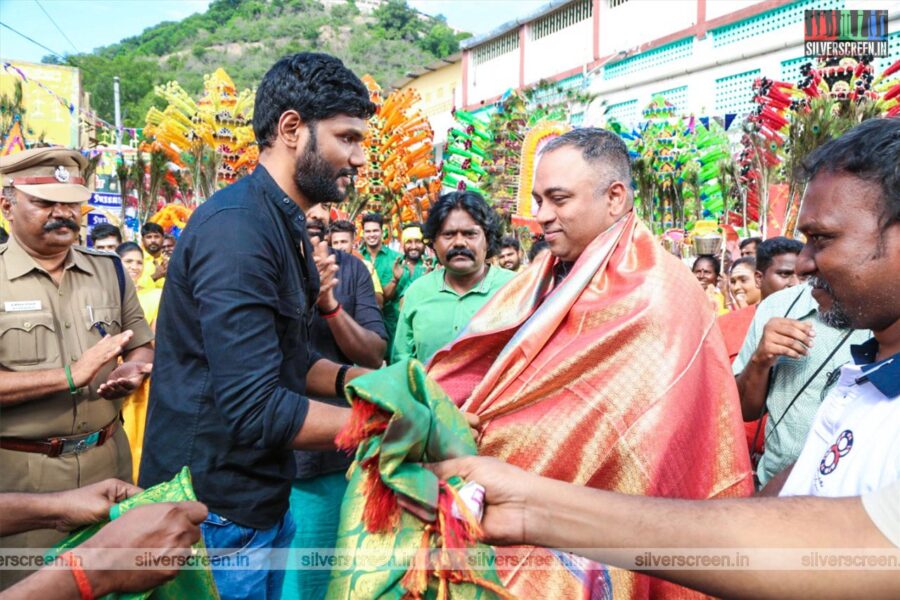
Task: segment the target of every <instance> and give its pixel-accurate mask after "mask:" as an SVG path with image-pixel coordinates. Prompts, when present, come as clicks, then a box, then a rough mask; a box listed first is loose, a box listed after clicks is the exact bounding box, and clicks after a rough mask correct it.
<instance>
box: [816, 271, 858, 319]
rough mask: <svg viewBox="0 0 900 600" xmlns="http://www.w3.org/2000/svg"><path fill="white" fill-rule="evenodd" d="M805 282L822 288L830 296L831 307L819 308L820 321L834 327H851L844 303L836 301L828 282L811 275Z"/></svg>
mask: <svg viewBox="0 0 900 600" xmlns="http://www.w3.org/2000/svg"><path fill="white" fill-rule="evenodd" d="M807 283H808V284H809V285H810V286H811V287H812V288H813V289H815V288H818V289H821V290H824V291H825V292H826V293H827V294H828V295H829V296H831V308H830V309H828V310H827V311H824V310H821V309H820V310H819V318H820V319H821V320H822V322H823V323H825V324H826V325H828V326H829V327H834V328H835V329H851V328H852V327H853V323H852V321H851V319H850V313H849V312H847V309H846V308H844V305H843V304H841V303H840V302H838V300H837V298H835V297H834V289H832V287H831V286H830V285H829V284H828V282H827V281H825V280H824V279H822V278H821V277H817V276H815V275H813V276H812V277H810V278H809V280H808V281H807Z"/></svg>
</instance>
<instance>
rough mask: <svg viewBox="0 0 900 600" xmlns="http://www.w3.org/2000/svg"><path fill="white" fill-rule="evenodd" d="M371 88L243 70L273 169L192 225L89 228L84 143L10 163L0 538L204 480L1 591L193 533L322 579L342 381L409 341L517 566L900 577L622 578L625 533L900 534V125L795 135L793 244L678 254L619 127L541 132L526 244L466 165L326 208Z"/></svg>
mask: <svg viewBox="0 0 900 600" xmlns="http://www.w3.org/2000/svg"><path fill="white" fill-rule="evenodd" d="M375 111H376V106H375V105H374V104H373V103H372V102H371V101H370V98H369V92H368V90H367V88H366V87H365V85H364V84H363V83H362V82H361V81H360V79H359V78H358V77H357V76H356V75H355V74H353V73H352V72H351V71H349V70H348V69H347V68H346V67H344V65H343V64H342V63H341V61H339V60H338V59H336V58H334V57H331V56H328V55H323V54H314V53H300V54H296V55H292V56H288V57H285V58H283V59H282V60H280V61H279V62H278V63H276V64H275V65H274V66H273V67H272V68H271V69H270V70H269V72H268V73H267V74H266V75H265V77H264V78H263V80H262V81H261V82H260V85H259V88H258V91H257V95H256V105H255V110H254V117H253V127H254V132H255V134H256V139H257V140H258V143H259V147H260V157H259V164H258V165H257V166H256V168H255V169H254V171H253V172H252V173H251V174H250V175H248V176H245V177H243V178H241V179H239V180H238V181H237V182H236V183H234V184H232V185H230V186H228V187H226V188H224V189H222V190H220V191H218V192H217V193H216V194H214V195H213V196H212V197H211V198H210V199H209V200H207V201H206V202H204V203H203V204H201V205H200V206H199V207H198V208H197V209H196V210H195V211H194V213H193V215H192V216H191V219H190V222H189V223H188V225H187V227H186V228H185V230H184V231H183V232H182V233H181V235H180V236H179V237H178V238H177V239H176V238H175V237H173V236H170V235H166V232H165V231H164V230H163V229H162V227H160V226H159V225H156V224H154V223H146V224H145V225H144V226H143V227H142V229H141V231H140V243H137V242H132V241H123V238H122V234H121V231H120V230H119V228H117V227H115V226H113V225H109V224H101V225H96V226H95V227H94V228H93V229H92V230H91V232H90V236H89V242H90V244H89V246H90V247H85V246H83V245H80V244H79V233H80V224H81V223H80V221H81V209H80V208H81V205H82V204H83V203H84V202H86V201H87V199H88V197H89V196H90V192H89V191H88V189H87V188H86V187H85V181H84V179H83V173H84V170H85V168H86V161H85V159H84V158H83V157H82V155H81V154H79V153H78V152H77V151H73V150H67V149H62V148H40V149H34V150H27V151H23V152H21V153H18V154H15V155H11V156H7V157H3V158H2V159H0V175H2V185H3V195H2V200H0V209H2V212H3V216H4V217H5V218H6V219H7V220H8V222H9V224H10V232H9V233H10V236H9V239H8V240H7V241H6V243H4V244H3V245H0V308H2V312H0V459H2V461H0V462H2V468H0V507H2V510H0V526H2V527H0V535H2V537H0V542H2V547H3V548H4V549H6V550H7V551H13V550H15V549H25V548H37V549H49V548H52V547H53V546H54V545H56V544H58V543H60V542H61V541H62V540H63V539H64V538H65V537H66V535H67V533H68V532H70V531H72V530H73V529H76V528H77V527H79V526H83V525H86V524H92V523H98V522H103V521H105V520H106V519H108V518H109V514H110V509H111V507H112V506H113V505H114V504H116V503H117V502H120V501H122V500H124V499H125V498H128V497H130V496H133V495H135V494H138V493H140V492H141V490H142V489H146V488H150V487H152V486H155V485H157V484H161V483H164V482H167V481H169V480H171V479H173V477H175V476H176V475H177V474H178V473H179V472H180V471H181V470H182V468H183V467H185V466H187V467H188V468H189V470H190V475H191V480H192V485H193V489H194V492H195V493H196V497H197V499H198V500H199V502H178V503H156V504H151V505H148V506H140V507H137V508H134V509H132V510H129V511H127V512H125V513H124V514H123V515H122V516H121V517H119V518H117V519H115V520H113V521H112V522H110V523H109V524H108V525H106V526H104V527H103V528H102V529H101V530H100V532H99V533H98V534H97V535H96V536H95V537H93V538H91V539H90V540H89V541H88V542H86V543H85V544H83V545H82V546H79V547H78V548H75V549H72V550H70V551H69V552H67V553H66V555H64V556H68V558H67V559H65V560H63V557H61V558H60V560H59V561H58V562H60V561H62V562H63V563H64V565H65V566H67V567H68V570H65V569H41V570H39V571H33V570H32V571H28V570H24V569H23V570H11V569H0V590H5V591H2V594H3V595H4V597H6V596H7V595H8V596H9V597H10V598H33V597H38V596H48V597H72V598H79V597H80V598H90V597H96V596H100V595H103V594H106V593H112V592H130V591H140V590H147V589H151V588H153V587H155V586H158V585H160V584H162V583H163V582H164V581H166V580H169V579H171V578H173V577H175V576H176V575H177V574H178V569H177V568H168V569H164V568H143V569H129V568H128V566H129V565H126V564H122V563H121V562H119V563H117V562H116V561H117V560H118V561H121V560H122V554H116V555H115V558H108V559H106V560H101V559H98V558H97V556H98V555H97V554H91V553H90V550H91V549H92V548H141V549H153V552H154V553H156V554H158V555H160V556H184V555H189V554H190V553H191V552H192V550H191V546H192V545H193V544H195V543H196V542H197V541H198V540H199V539H200V538H201V537H202V540H203V542H204V544H205V547H206V549H207V550H208V551H209V552H211V553H215V552H216V551H217V550H222V551H224V552H231V551H235V549H240V551H241V552H244V553H247V554H249V555H252V556H253V557H254V564H255V565H256V567H255V568H253V569H248V570H236V569H217V568H215V566H214V567H213V572H212V574H213V577H214V579H215V583H216V587H217V588H218V594H219V596H220V597H222V598H279V597H281V596H282V595H283V596H284V597H287V598H293V597H298V598H324V597H326V595H327V594H328V584H329V572H328V571H327V570H324V569H318V570H316V569H302V568H297V567H296V563H297V561H296V560H294V559H293V558H289V559H288V561H287V564H285V562H284V561H283V560H282V558H281V557H283V556H284V555H283V554H282V552H281V551H282V550H287V549H291V550H290V551H291V552H298V551H300V550H302V549H310V548H316V549H327V548H334V547H335V546H336V544H337V537H338V527H339V518H340V507H341V502H342V499H343V498H344V495H345V492H346V491H347V479H346V476H345V473H346V472H347V470H348V468H349V467H350V465H351V463H352V461H353V457H352V455H348V454H346V453H344V452H340V451H338V450H337V449H336V447H335V438H336V436H338V434H339V432H340V431H341V430H342V429H343V428H344V427H345V426H346V425H347V423H348V420H349V419H350V408H349V407H348V403H347V399H346V397H345V386H346V384H348V383H349V382H351V381H352V380H354V379H356V378H357V377H360V376H362V375H365V374H367V373H370V372H373V371H377V370H378V369H381V368H382V367H384V366H385V365H392V364H398V363H403V362H404V361H410V360H417V361H419V362H421V363H423V364H424V365H426V367H427V370H428V374H429V376H430V377H431V378H432V379H433V380H434V381H435V382H436V383H437V384H439V385H440V387H441V388H442V389H443V390H444V392H446V394H447V396H449V398H450V399H451V400H452V401H453V402H454V403H455V404H456V406H457V407H458V408H459V410H460V411H462V413H463V414H464V415H465V417H466V419H467V420H468V422H469V423H470V425H471V426H472V427H473V430H474V431H475V432H476V441H477V445H478V451H479V456H477V457H465V458H452V459H450V460H447V461H444V462H440V463H435V464H432V465H430V466H429V468H430V469H432V470H433V471H434V472H435V473H436V474H437V475H438V476H439V477H440V478H441V479H442V480H449V479H452V478H454V477H457V476H459V477H462V478H464V479H465V480H470V481H475V482H477V483H478V484H480V485H481V486H483V487H484V488H485V495H484V503H485V506H484V517H483V521H482V523H481V526H482V528H483V533H484V536H485V541H487V542H489V543H492V544H496V545H498V546H500V545H504V546H505V545H527V546H529V547H530V548H529V549H528V550H527V552H528V554H529V556H531V557H543V558H545V559H546V560H545V561H544V562H543V563H542V564H544V565H550V567H549V568H547V567H546V566H545V567H544V568H541V569H519V568H508V569H507V568H504V567H501V566H498V567H497V574H498V576H499V578H500V581H501V582H502V584H503V586H504V587H505V588H506V590H508V593H509V594H510V595H512V596H514V597H518V598H536V597H555V598H574V597H581V596H585V595H588V596H590V597H595V596H596V597H631V598H649V597H679V598H681V597H689V596H692V595H694V594H698V595H699V594H713V595H719V596H727V597H806V596H808V595H817V596H823V597H851V596H865V597H871V598H891V597H897V596H898V595H900V580H898V578H897V577H896V571H893V572H892V571H890V570H886V571H866V570H855V571H829V572H824V571H822V570H807V571H803V570H800V569H797V570H777V571H767V572H765V573H763V574H760V573H759V572H757V571H753V570H744V571H735V570H724V569H723V570H669V569H663V568H652V567H647V568H645V569H637V570H634V571H630V570H627V568H628V567H629V565H628V564H623V561H622V560H621V557H620V556H619V555H617V554H616V553H615V552H614V550H615V549H616V548H622V547H629V548H636V547H646V548H663V547H680V548H694V547H696V548H712V547H717V548H754V547H756V548H759V547H763V548H780V547H786V548H789V547H806V548H869V549H890V548H895V549H896V548H897V547H900V358H898V353H900V278H898V277H896V276H890V275H889V274H890V273H895V274H896V273H898V272H900V171H898V169H897V165H898V164H900V119H870V120H868V121H864V122H863V123H861V124H860V125H858V126H857V127H855V128H854V129H852V130H851V131H849V132H847V133H845V134H844V135H842V136H840V137H838V138H836V139H834V140H832V141H830V142H828V143H827V144H825V145H824V146H822V147H820V148H819V149H817V150H815V151H814V152H813V153H812V154H810V155H809V156H808V157H806V159H805V160H804V162H803V172H802V173H799V174H797V177H802V178H804V181H805V182H806V190H805V194H804V198H803V203H802V210H801V212H800V215H799V223H798V226H799V230H800V232H802V234H803V239H804V241H802V242H801V241H798V240H794V239H789V238H786V237H773V238H769V239H765V240H763V239H761V238H758V237H749V238H747V239H744V240H742V241H741V242H740V244H739V245H736V246H733V247H732V248H731V249H730V250H731V251H730V252H725V253H724V258H725V260H724V264H723V261H721V260H720V258H722V257H723V255H722V254H720V255H717V256H713V255H701V256H698V257H697V258H696V259H695V260H693V263H692V265H691V266H690V267H689V266H688V265H686V264H685V263H684V262H683V261H682V260H680V259H679V258H677V257H675V256H673V255H672V254H670V253H669V252H668V251H667V250H666V249H665V248H664V247H663V245H662V244H661V243H660V242H659V240H658V239H656V238H655V237H654V235H653V234H652V233H651V231H650V230H649V229H648V228H647V227H646V226H645V225H644V224H643V223H642V222H641V220H640V219H639V218H638V216H637V214H636V211H635V206H634V205H635V198H634V192H633V187H632V183H631V182H632V174H631V160H630V157H629V154H628V150H627V148H626V146H625V144H624V142H623V141H622V140H621V139H620V138H619V137H618V136H617V135H615V134H614V133H612V132H609V131H605V130H601V129H593V128H576V129H574V130H572V131H570V132H568V133H565V134H563V135H561V136H559V137H557V138H554V139H553V140H552V141H550V142H549V143H547V144H546V145H545V146H544V147H543V148H542V150H541V152H540V154H539V156H538V159H537V163H536V169H535V175H534V186H533V193H532V195H533V200H534V203H535V205H536V207H537V214H536V219H537V222H538V223H539V225H540V227H541V230H542V236H541V237H540V238H539V239H536V240H534V241H533V242H532V241H531V240H528V242H532V243H530V249H529V251H528V252H527V256H526V253H525V252H524V249H523V246H528V245H529V244H528V243H526V244H522V241H523V240H520V239H518V238H517V237H514V236H510V235H506V236H504V235H503V231H502V226H501V220H500V218H499V216H498V214H497V212H496V211H495V210H494V208H493V207H492V205H491V203H490V199H489V198H485V197H484V196H482V195H481V194H479V193H478V192H475V191H472V190H458V191H451V192H447V193H444V194H442V195H441V196H440V197H438V198H435V199H434V200H433V202H432V205H431V207H430V209H429V211H428V214H427V218H426V219H425V222H424V223H418V222H414V223H404V224H402V227H401V230H400V231H399V239H392V236H391V235H390V232H389V229H390V224H389V223H386V222H385V219H384V217H383V216H382V215H381V214H379V213H376V212H367V213H364V214H363V215H361V219H360V220H359V223H358V224H357V223H355V222H353V221H349V220H344V219H341V218H339V217H340V216H341V215H340V214H338V213H337V212H335V211H333V210H332V207H334V206H335V205H336V204H338V203H340V202H341V201H342V200H344V199H345V198H346V196H347V194H348V192H349V190H350V188H351V186H352V183H353V177H354V176H355V175H356V173H357V171H358V170H359V169H361V168H363V167H364V165H365V161H366V158H365V153H364V150H363V146H362V142H363V140H364V139H365V134H366V128H367V125H366V122H367V119H369V118H370V117H371V116H372V115H373V114H374V113H375ZM732 252H733V253H734V254H735V255H736V254H738V253H739V254H740V256H739V257H737V258H736V259H735V260H733V261H732ZM434 418H439V415H435V417H434ZM754 496H768V497H754ZM411 510H412V511H413V512H414V513H415V512H416V511H415V507H412V508H411ZM566 549H569V550H571V551H572V552H574V553H577V554H578V555H579V556H581V557H583V558H584V559H587V560H588V561H594V562H590V563H588V564H590V565H593V566H591V567H586V568H582V569H575V568H573V567H572V563H571V561H570V560H567V559H566V558H565V556H568V555H566V554H564V553H563V552H560V550H563V551H564V550H566ZM289 556H291V557H293V556H295V555H294V554H290V555H289ZM76 559H78V560H76ZM600 564H602V565H608V566H609V567H623V568H609V569H607V568H601V567H600ZM632 568H633V567H632ZM548 590H550V591H548ZM358 593H362V592H361V591H359V590H358ZM604 594H606V595H604ZM363 595H365V594H364V593H363Z"/></svg>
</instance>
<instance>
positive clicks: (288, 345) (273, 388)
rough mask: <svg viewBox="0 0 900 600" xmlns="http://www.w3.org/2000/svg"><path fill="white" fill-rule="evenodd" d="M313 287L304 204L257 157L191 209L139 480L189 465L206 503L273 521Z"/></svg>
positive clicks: (311, 355) (282, 497) (162, 336)
mask: <svg viewBox="0 0 900 600" xmlns="http://www.w3.org/2000/svg"><path fill="white" fill-rule="evenodd" d="M301 248H303V249H304V254H305V256H306V257H307V258H306V259H304V258H303V256H302V255H301V253H300V249H301ZM318 288H319V278H318V274H317V272H316V268H315V264H314V262H313V253H312V247H311V245H310V242H309V238H308V236H307V234H306V220H305V217H304V216H303V212H302V211H301V210H300V208H299V207H298V206H297V205H296V204H295V203H294V202H293V201H292V200H291V199H290V198H288V196H287V195H286V194H285V193H284V192H283V191H282V190H281V188H279V187H278V185H277V184H276V183H275V180H273V179H272V177H271V176H270V175H269V173H268V172H267V171H266V170H265V168H264V167H262V166H258V167H257V168H256V170H255V171H254V172H253V174H252V175H250V176H247V177H244V178H243V179H241V180H240V181H238V182H237V183H235V184H233V185H231V186H229V187H227V188H225V189H224V190H221V191H219V192H217V193H216V194H214V195H213V197H212V198H210V199H209V200H208V201H207V202H205V203H204V204H202V205H201V206H200V207H199V208H197V210H196V211H194V214H193V215H192V216H191V220H190V223H189V224H188V226H187V228H185V230H184V233H183V234H182V236H181V239H179V241H178V246H177V247H176V250H175V253H174V255H173V256H172V259H171V261H170V263H169V269H168V274H167V277H166V285H165V287H164V288H163V295H162V301H161V305H160V311H159V318H158V319H157V329H156V344H157V347H156V356H155V359H154V365H153V375H152V379H151V386H150V405H149V411H148V415H147V426H146V432H145V436H144V450H143V457H142V462H141V469H140V485H141V486H143V487H148V486H151V485H154V484H157V483H160V482H162V481H168V480H169V479H171V478H172V477H173V476H174V475H175V474H176V473H177V472H178V471H179V470H180V469H181V468H182V467H183V466H184V465H187V466H188V467H190V470H191V476H192V477H193V484H194V489H195V491H196V493H197V498H198V499H199V500H200V501H201V502H204V503H206V504H207V505H208V506H209V509H210V510H211V511H212V512H215V513H218V514H219V515H222V516H224V517H226V518H228V519H231V520H232V521H234V522H236V523H238V524H240V525H244V526H246V527H253V528H255V529H268V528H271V527H274V526H275V525H276V524H277V523H278V521H279V520H280V519H281V518H282V516H283V515H284V514H285V512H286V511H287V510H288V498H289V495H290V484H291V479H292V478H293V477H294V472H295V471H294V460H293V455H292V452H291V450H290V448H289V444H290V442H291V440H292V439H293V438H294V437H295V436H296V435H297V433H298V432H299V431H300V428H301V427H302V425H303V421H304V419H305V418H306V413H307V410H308V408H309V402H308V400H307V398H306V397H305V395H304V394H305V389H306V373H307V371H308V370H309V367H310V366H312V364H313V363H314V362H315V361H316V360H318V359H319V356H318V354H317V353H316V352H315V351H314V350H313V349H312V346H311V344H310V341H309V326H308V324H309V309H311V308H312V307H313V306H314V304H315V299H316V296H317V295H318Z"/></svg>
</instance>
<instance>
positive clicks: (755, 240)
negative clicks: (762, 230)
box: [738, 237, 762, 250]
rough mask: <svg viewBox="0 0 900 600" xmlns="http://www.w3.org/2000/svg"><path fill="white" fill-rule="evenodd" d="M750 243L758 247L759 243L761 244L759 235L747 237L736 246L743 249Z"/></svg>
mask: <svg viewBox="0 0 900 600" xmlns="http://www.w3.org/2000/svg"><path fill="white" fill-rule="evenodd" d="M750 244H756V246H757V248H758V247H759V245H760V244H762V238H761V237H752V238H747V239H746V240H741V243H740V244H739V245H738V247H739V248H740V249H741V250H743V249H744V248H746V247H747V246H749V245H750Z"/></svg>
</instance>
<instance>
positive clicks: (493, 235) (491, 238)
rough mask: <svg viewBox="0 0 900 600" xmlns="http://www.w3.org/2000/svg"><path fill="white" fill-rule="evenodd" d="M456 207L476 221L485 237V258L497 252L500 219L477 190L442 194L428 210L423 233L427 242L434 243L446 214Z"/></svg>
mask: <svg viewBox="0 0 900 600" xmlns="http://www.w3.org/2000/svg"><path fill="white" fill-rule="evenodd" d="M456 209H462V210H464V211H466V212H467V213H469V216H470V217H472V219H473V220H474V221H475V222H476V223H478V225H479V226H480V227H481V229H482V231H484V237H485V238H486V239H487V245H488V249H487V258H491V257H492V256H494V255H495V254H497V250H499V249H500V219H499V218H498V217H497V213H496V212H494V209H493V208H491V206H490V205H489V204H488V203H487V202H486V201H485V199H484V198H482V196H481V194H479V193H477V192H471V191H468V190H466V191H464V192H449V193H447V194H444V195H443V196H441V197H440V198H438V201H437V202H436V203H435V204H434V205H433V206H432V207H431V208H430V209H429V210H428V219H427V220H426V221H425V227H424V229H423V233H424V235H425V239H427V240H429V243H432V244H433V243H434V240H435V239H437V236H438V234H439V233H440V231H441V227H443V225H444V221H445V220H446V219H447V216H448V215H449V214H450V213H451V212H452V211H454V210H456Z"/></svg>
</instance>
